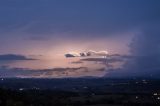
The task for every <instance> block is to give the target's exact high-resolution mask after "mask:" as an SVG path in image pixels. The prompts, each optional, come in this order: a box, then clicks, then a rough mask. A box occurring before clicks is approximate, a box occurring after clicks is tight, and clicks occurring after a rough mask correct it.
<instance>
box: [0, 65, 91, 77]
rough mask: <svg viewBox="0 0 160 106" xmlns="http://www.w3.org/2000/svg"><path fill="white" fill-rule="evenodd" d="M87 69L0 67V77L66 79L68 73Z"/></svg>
mask: <svg viewBox="0 0 160 106" xmlns="http://www.w3.org/2000/svg"><path fill="white" fill-rule="evenodd" d="M87 70H88V68H87V67H77V68H72V67H71V68H52V69H28V68H10V67H8V66H1V67H0V77H12V78H13V77H27V78H31V77H34V78H46V77H51V78H54V77H61V76H64V77H67V76H68V75H69V73H77V72H79V71H83V72H85V71H87Z"/></svg>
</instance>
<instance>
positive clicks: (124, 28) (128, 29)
mask: <svg viewBox="0 0 160 106" xmlns="http://www.w3.org/2000/svg"><path fill="white" fill-rule="evenodd" d="M90 50H93V51H97V52H99V51H107V52H108V55H107V56H108V57H107V59H105V58H103V56H89V57H88V56H86V57H81V56H80V57H73V58H66V57H65V54H67V53H73V52H74V53H80V52H88V51H90ZM106 61H107V63H106ZM158 75H160V1H159V0H0V77H36V78H41V77H45V78H55V77H56V78H57V77H58V78H59V77H84V76H98V77H111V76H113V77H115V76H125V77H126V76H146V77H156V76H158Z"/></svg>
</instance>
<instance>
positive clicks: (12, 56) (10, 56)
mask: <svg viewBox="0 0 160 106" xmlns="http://www.w3.org/2000/svg"><path fill="white" fill-rule="evenodd" d="M4 60H7V61H9V60H35V59H32V58H27V57H26V56H23V55H16V54H3V55H0V61H4Z"/></svg>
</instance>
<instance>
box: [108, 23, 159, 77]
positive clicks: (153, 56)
mask: <svg viewBox="0 0 160 106" xmlns="http://www.w3.org/2000/svg"><path fill="white" fill-rule="evenodd" d="M159 27H160V21H159V22H157V23H156V24H154V25H153V24H149V25H147V26H145V27H144V29H142V30H141V33H140V34H138V35H137V36H135V38H134V39H133V41H132V43H131V44H130V52H131V55H134V56H133V57H132V59H129V60H128V61H126V63H125V64H124V65H123V67H122V68H121V69H117V70H116V71H115V72H113V73H111V74H110V75H107V76H121V77H124V76H125V77H131V76H132V77H133V76H139V77H142V76H143V77H154V78H159V75H160V36H159V35H160V30H159Z"/></svg>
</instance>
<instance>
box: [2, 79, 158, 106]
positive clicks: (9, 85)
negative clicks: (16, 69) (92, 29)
mask: <svg viewBox="0 0 160 106" xmlns="http://www.w3.org/2000/svg"><path fill="white" fill-rule="evenodd" d="M0 105H1V106H159V105H160V80H159V79H142V78H133V79H107V78H64V79H19V78H16V79H15V78H9V79H3V78H2V79H1V80H0Z"/></svg>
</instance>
